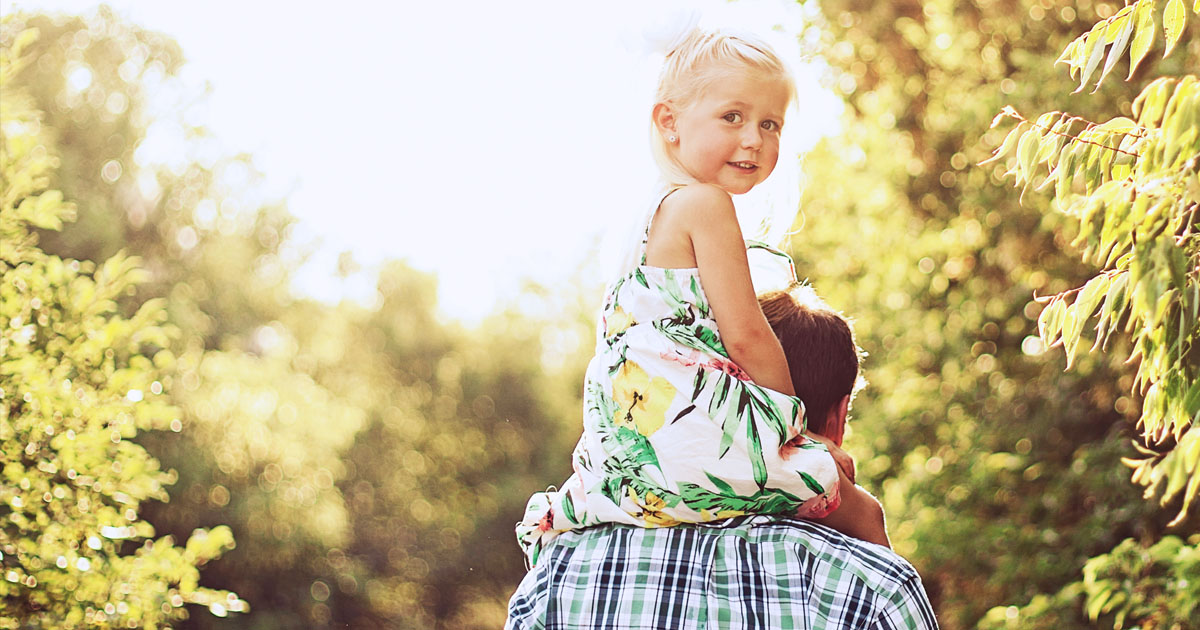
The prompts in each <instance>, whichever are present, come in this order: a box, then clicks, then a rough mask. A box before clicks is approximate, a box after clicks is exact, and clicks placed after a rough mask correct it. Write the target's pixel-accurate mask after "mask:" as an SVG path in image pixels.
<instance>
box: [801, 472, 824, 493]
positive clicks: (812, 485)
mask: <svg viewBox="0 0 1200 630" xmlns="http://www.w3.org/2000/svg"><path fill="white" fill-rule="evenodd" d="M800 478H801V479H803V480H804V485H806V486H808V489H809V490H812V491H813V493H814V494H825V488H823V487H821V484H819V483H817V480H816V479H814V478H813V476H812V475H810V474H808V473H806V472H804V471H800Z"/></svg>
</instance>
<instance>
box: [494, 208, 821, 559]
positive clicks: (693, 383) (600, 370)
mask: <svg viewBox="0 0 1200 630" xmlns="http://www.w3.org/2000/svg"><path fill="white" fill-rule="evenodd" d="M672 192H673V191H672ZM667 194H670V193H669V192H668V193H667ZM663 198H665V195H664V196H663V197H659V198H658V200H659V202H660V203H661V200H662V199H663ZM656 207H657V204H656ZM653 214H654V213H652V214H651V220H652V219H653ZM649 229H650V226H649V222H647V224H646V226H645V230H644V231H643V236H642V243H641V247H640V252H639V256H640V261H641V264H639V265H638V266H636V267H635V268H634V269H633V271H632V272H630V273H629V274H627V275H625V276H623V277H621V278H620V279H618V280H617V281H616V282H615V283H613V284H612V285H610V287H609V288H608V290H607V292H606V295H605V299H604V307H603V311H602V317H601V319H600V322H599V325H598V328H597V334H596V354H595V357H593V358H592V360H591V362H590V363H589V364H588V368H587V373H586V377H585V380H584V397H583V435H582V436H581V437H580V439H579V443H578V444H577V445H576V447H575V451H574V454H573V456H572V467H573V468H574V474H572V475H571V477H570V478H569V479H568V480H567V481H566V482H565V483H564V484H563V485H562V487H561V488H560V489H557V490H555V489H551V490H548V491H546V492H538V493H536V494H534V495H533V496H532V497H530V499H529V502H528V504H527V505H526V509H525V514H524V517H523V518H522V520H521V522H519V523H518V524H517V527H516V533H517V540H518V542H519V543H520V545H521V548H522V550H523V551H524V552H525V555H526V559H527V560H528V562H529V565H530V566H533V565H535V564H537V558H538V555H539V554H540V553H541V550H542V549H543V548H545V546H546V545H547V544H548V543H549V542H550V541H551V540H552V539H553V538H554V537H555V536H557V535H558V534H559V533H561V532H563V531H567V530H571V529H581V528H585V527H590V526H593V525H598V524H601V523H624V524H629V525H638V526H642V527H666V526H671V525H677V524H680V523H704V522H709V521H715V520H719V519H725V518H730V517H733V516H740V515H743V514H777V515H787V516H798V517H811V518H820V517H822V516H824V515H826V514H828V513H829V512H830V511H832V510H833V509H835V508H836V507H837V505H838V503H839V495H838V487H837V480H838V473H837V467H836V465H835V464H834V461H833V458H832V456H831V455H830V454H829V452H828V450H827V449H826V448H825V446H824V445H823V444H821V443H819V442H816V441H813V440H810V439H808V438H805V437H804V436H803V435H801V432H802V431H803V430H804V428H805V421H804V406H803V403H801V402H800V400H799V399H798V398H795V397H793V396H787V395H785V394H782V393H779V392H777V391H774V390H770V389H767V388H764V387H762V386H760V385H757V384H755V383H754V382H752V381H750V380H749V377H748V376H747V374H746V373H745V372H744V371H742V369H741V368H739V367H738V366H737V365H736V364H735V363H734V362H733V361H731V360H730V359H729V354H728V352H726V350H725V346H724V345H723V344H722V343H721V335H720V333H719V332H718V330H717V322H716V320H714V319H713V317H712V313H711V311H710V309H709V303H708V298H707V297H706V296H705V294H704V289H703V287H702V286H701V284H700V274H699V271H698V270H697V269H695V268H688V269H666V268H661V267H651V266H649V265H646V254H645V249H646V241H647V238H648V235H649ZM749 245H750V246H752V247H763V248H765V247H766V246H765V245H761V244H757V243H749ZM772 251H774V250H772ZM774 253H776V254H777V255H778V256H782V257H783V258H785V259H786V258H787V257H786V254H783V253H781V252H774ZM787 264H788V265H789V269H790V264H791V260H790V259H787ZM791 273H792V276H793V277H794V275H795V274H794V271H792V272H791Z"/></svg>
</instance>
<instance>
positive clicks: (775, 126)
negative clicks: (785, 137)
mask: <svg viewBox="0 0 1200 630" xmlns="http://www.w3.org/2000/svg"><path fill="white" fill-rule="evenodd" d="M762 128H763V129H766V130H767V131H779V123H777V122H775V121H774V120H764V121H763V123H762Z"/></svg>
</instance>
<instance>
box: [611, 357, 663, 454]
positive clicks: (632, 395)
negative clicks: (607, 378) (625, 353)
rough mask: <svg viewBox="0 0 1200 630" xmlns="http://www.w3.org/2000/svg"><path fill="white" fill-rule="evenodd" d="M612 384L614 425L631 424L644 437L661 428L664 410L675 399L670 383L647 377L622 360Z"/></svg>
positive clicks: (637, 366) (635, 365)
mask: <svg viewBox="0 0 1200 630" xmlns="http://www.w3.org/2000/svg"><path fill="white" fill-rule="evenodd" d="M612 382H613V402H615V403H616V405H617V410H616V411H615V412H614V413H613V423H614V424H616V425H618V426H629V425H630V424H633V425H634V426H636V427H637V431H638V433H641V434H642V435H647V436H648V435H652V434H653V433H654V432H655V431H657V430H659V429H661V428H662V426H663V423H664V422H665V421H666V415H667V407H670V406H671V401H673V400H675V394H676V389H675V386H674V385H671V382H670V381H668V380H667V379H665V378H663V377H661V376H655V377H654V378H650V375H649V374H647V373H646V370H643V369H642V366H640V365H638V364H636V363H634V362H633V361H626V362H624V363H622V364H621V369H620V370H618V371H617V374H616V376H614V377H613V380H612Z"/></svg>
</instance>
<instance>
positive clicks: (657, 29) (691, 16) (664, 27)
mask: <svg viewBox="0 0 1200 630" xmlns="http://www.w3.org/2000/svg"><path fill="white" fill-rule="evenodd" d="M699 23H700V12H699V11H697V10H695V9H675V10H673V11H671V12H669V13H666V14H664V15H663V16H662V17H661V19H659V20H655V21H653V23H651V24H648V25H647V26H646V27H645V28H643V29H642V52H644V53H656V54H659V55H663V56H666V55H667V54H669V53H670V52H671V51H673V50H675V49H676V48H678V47H679V45H680V44H682V43H683V40H684V39H687V36H688V35H690V34H691V32H692V31H693V30H695V28H696V26H697V25H698V24H699Z"/></svg>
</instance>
